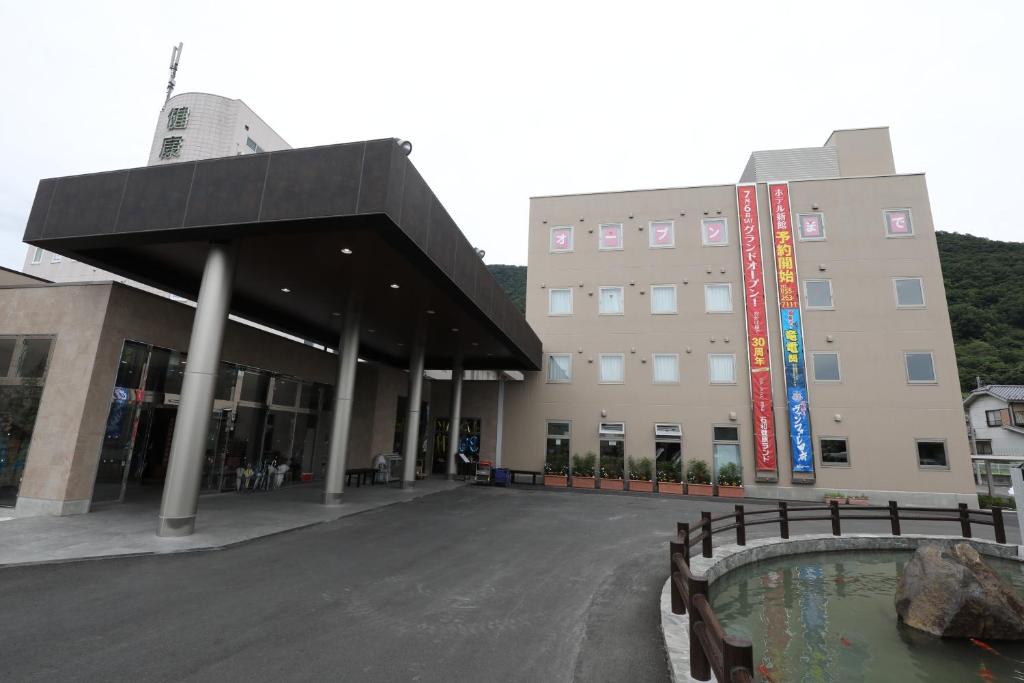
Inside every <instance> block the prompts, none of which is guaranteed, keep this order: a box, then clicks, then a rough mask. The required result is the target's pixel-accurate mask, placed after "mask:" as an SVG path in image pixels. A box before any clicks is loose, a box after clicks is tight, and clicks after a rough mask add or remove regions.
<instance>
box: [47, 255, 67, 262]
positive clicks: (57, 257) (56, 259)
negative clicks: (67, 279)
mask: <svg viewBox="0 0 1024 683" xmlns="http://www.w3.org/2000/svg"><path fill="white" fill-rule="evenodd" d="M63 260H64V259H63V258H62V257H61V255H60V254H53V255H51V256H50V263H60V262H61V261H63Z"/></svg>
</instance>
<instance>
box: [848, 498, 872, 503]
mask: <svg viewBox="0 0 1024 683" xmlns="http://www.w3.org/2000/svg"><path fill="white" fill-rule="evenodd" d="M846 504H847V505H871V501H870V500H868V499H867V498H847V499H846Z"/></svg>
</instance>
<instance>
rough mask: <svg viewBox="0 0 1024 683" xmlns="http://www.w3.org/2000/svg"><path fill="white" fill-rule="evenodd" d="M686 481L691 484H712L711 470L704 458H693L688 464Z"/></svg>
mask: <svg viewBox="0 0 1024 683" xmlns="http://www.w3.org/2000/svg"><path fill="white" fill-rule="evenodd" d="M686 482H687V483H689V484H710V483H711V470H710V469H709V468H708V464H707V463H706V462H704V461H703V460H691V461H690V462H688V463H687V464H686Z"/></svg>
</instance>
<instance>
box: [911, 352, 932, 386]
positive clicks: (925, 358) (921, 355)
mask: <svg viewBox="0 0 1024 683" xmlns="http://www.w3.org/2000/svg"><path fill="white" fill-rule="evenodd" d="M903 358H904V361H905V363H906V366H907V381H908V382H910V383H911V384H934V383H935V363H934V360H933V359H932V354H931V352H930V351H907V352H906V353H904V354H903Z"/></svg>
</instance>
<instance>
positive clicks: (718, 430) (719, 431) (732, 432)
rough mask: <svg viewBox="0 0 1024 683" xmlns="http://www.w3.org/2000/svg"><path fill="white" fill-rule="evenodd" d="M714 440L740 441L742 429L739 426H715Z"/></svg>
mask: <svg viewBox="0 0 1024 683" xmlns="http://www.w3.org/2000/svg"><path fill="white" fill-rule="evenodd" d="M713 435H714V440H715V441H739V440H740V430H739V427H715V428H714V432H713Z"/></svg>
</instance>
